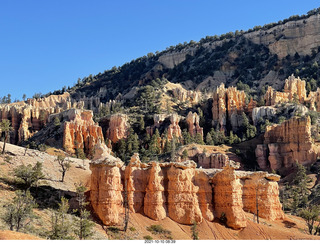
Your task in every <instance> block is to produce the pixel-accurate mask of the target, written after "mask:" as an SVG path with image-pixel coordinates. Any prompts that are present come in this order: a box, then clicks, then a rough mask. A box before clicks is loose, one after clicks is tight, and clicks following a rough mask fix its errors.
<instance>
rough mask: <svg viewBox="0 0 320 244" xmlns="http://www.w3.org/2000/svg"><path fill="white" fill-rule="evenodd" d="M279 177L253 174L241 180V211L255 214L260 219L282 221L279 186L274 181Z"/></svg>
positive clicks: (259, 173) (262, 173)
mask: <svg viewBox="0 0 320 244" xmlns="http://www.w3.org/2000/svg"><path fill="white" fill-rule="evenodd" d="M279 180H280V177H279V176H277V175H268V174H267V173H266V172H253V173H251V174H246V176H245V177H244V178H243V181H244V183H243V194H242V202H243V209H244V210H245V211H247V212H251V213H257V210H258V211H259V216H260V217H262V218H266V219H270V220H276V219H283V218H284V213H283V212H282V211H281V207H282V206H281V203H280V201H279V186H278V184H277V182H276V181H279Z"/></svg>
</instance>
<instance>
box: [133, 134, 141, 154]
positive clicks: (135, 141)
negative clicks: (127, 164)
mask: <svg viewBox="0 0 320 244" xmlns="http://www.w3.org/2000/svg"><path fill="white" fill-rule="evenodd" d="M139 147H140V141H139V136H138V135H137V133H134V135H133V141H132V152H133V153H138V152H139Z"/></svg>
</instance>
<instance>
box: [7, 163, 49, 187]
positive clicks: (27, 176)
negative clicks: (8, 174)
mask: <svg viewBox="0 0 320 244" xmlns="http://www.w3.org/2000/svg"><path fill="white" fill-rule="evenodd" d="M13 174H14V176H15V177H16V178H17V179H18V181H19V182H21V183H22V184H23V185H24V187H25V189H29V188H30V187H31V186H35V185H37V183H38V181H39V180H41V179H44V174H43V173H42V163H40V162H37V164H36V165H35V166H33V167H32V165H31V164H29V165H27V166H25V165H24V164H22V165H20V166H19V167H17V168H15V169H14V171H13Z"/></svg>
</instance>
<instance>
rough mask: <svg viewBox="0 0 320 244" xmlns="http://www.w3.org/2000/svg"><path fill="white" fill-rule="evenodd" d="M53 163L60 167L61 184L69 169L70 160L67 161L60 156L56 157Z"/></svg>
mask: <svg viewBox="0 0 320 244" xmlns="http://www.w3.org/2000/svg"><path fill="white" fill-rule="evenodd" d="M55 161H57V162H58V164H59V165H60V167H61V170H60V172H61V173H62V175H61V182H63V181H64V177H65V175H66V172H67V171H68V170H69V169H70V168H71V162H70V160H67V159H66V157H65V156H62V155H58V156H57V158H56V160H55Z"/></svg>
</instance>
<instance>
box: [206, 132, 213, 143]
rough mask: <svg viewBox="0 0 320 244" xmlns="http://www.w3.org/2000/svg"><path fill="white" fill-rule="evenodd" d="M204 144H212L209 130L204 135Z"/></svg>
mask: <svg viewBox="0 0 320 244" xmlns="http://www.w3.org/2000/svg"><path fill="white" fill-rule="evenodd" d="M206 144H207V145H214V143H213V140H212V136H211V133H210V132H208V133H207V135H206Z"/></svg>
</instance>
